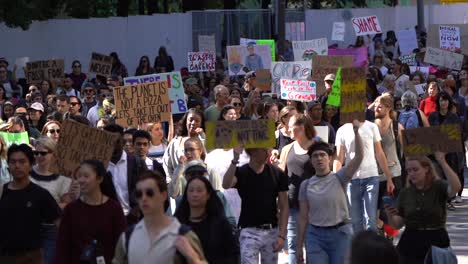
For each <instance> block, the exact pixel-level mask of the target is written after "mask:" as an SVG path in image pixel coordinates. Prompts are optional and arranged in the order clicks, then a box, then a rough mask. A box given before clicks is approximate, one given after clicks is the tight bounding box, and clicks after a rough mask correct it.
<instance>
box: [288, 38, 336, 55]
mask: <svg viewBox="0 0 468 264" xmlns="http://www.w3.org/2000/svg"><path fill="white" fill-rule="evenodd" d="M292 46H293V51H294V60H296V61H299V60H301V61H308V60H312V57H313V56H314V55H328V43H327V38H321V39H313V40H305V41H293V42H292Z"/></svg>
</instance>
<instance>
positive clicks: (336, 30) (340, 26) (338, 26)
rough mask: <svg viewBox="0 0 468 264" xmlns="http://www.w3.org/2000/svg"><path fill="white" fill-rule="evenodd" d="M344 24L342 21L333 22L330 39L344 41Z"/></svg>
mask: <svg viewBox="0 0 468 264" xmlns="http://www.w3.org/2000/svg"><path fill="white" fill-rule="evenodd" d="M345 32H346V26H345V23H344V22H333V29H332V37H331V40H335V41H344V37H345Z"/></svg>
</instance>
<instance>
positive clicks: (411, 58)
mask: <svg viewBox="0 0 468 264" xmlns="http://www.w3.org/2000/svg"><path fill="white" fill-rule="evenodd" d="M399 59H400V60H401V63H406V64H408V66H414V65H416V54H408V55H401V56H400V57H399Z"/></svg>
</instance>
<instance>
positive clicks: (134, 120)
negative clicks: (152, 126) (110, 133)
mask: <svg viewBox="0 0 468 264" xmlns="http://www.w3.org/2000/svg"><path fill="white" fill-rule="evenodd" d="M114 100H115V111H116V114H115V121H116V123H117V124H119V125H121V126H123V127H135V126H138V125H143V124H145V123H151V122H164V121H169V119H170V117H171V108H170V104H169V88H168V83H167V82H166V81H158V82H152V83H142V84H137V85H130V86H119V87H115V88H114Z"/></svg>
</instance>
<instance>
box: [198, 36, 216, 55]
mask: <svg viewBox="0 0 468 264" xmlns="http://www.w3.org/2000/svg"><path fill="white" fill-rule="evenodd" d="M198 51H212V52H214V53H216V40H215V35H198Z"/></svg>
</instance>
